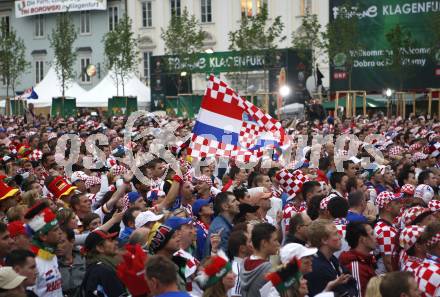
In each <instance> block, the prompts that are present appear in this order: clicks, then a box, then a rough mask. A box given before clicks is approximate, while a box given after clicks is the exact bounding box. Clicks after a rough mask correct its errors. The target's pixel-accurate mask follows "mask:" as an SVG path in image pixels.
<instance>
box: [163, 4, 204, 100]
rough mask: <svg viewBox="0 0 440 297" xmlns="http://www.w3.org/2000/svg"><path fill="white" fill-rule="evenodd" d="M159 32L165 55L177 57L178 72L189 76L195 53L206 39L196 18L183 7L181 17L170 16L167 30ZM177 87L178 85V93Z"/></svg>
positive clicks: (194, 61) (200, 48)
mask: <svg viewBox="0 0 440 297" xmlns="http://www.w3.org/2000/svg"><path fill="white" fill-rule="evenodd" d="M161 32H162V33H161V35H160V36H161V38H162V40H163V41H164V42H165V53H166V54H168V55H173V56H175V57H177V58H178V59H179V62H180V65H179V66H180V67H179V70H180V71H181V72H187V73H189V74H190V73H191V72H192V66H193V65H194V64H195V63H196V62H197V59H198V57H197V53H200V52H201V51H202V50H203V41H204V40H205V38H206V35H205V32H203V30H202V27H201V25H200V23H199V21H198V20H197V18H196V16H195V15H190V14H189V12H188V10H187V9H186V7H185V8H184V10H183V13H182V15H181V16H177V15H176V14H173V15H172V16H171V20H170V22H169V24H168V27H167V29H166V30H164V29H163V28H161ZM168 66H170V65H168ZM169 68H170V67H169ZM179 74H180V73H178V75H179ZM178 80H180V78H178ZM179 87H180V86H179V85H178V86H177V89H178V90H177V91H178V92H179Z"/></svg>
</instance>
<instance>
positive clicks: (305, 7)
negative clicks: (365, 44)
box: [299, 0, 312, 16]
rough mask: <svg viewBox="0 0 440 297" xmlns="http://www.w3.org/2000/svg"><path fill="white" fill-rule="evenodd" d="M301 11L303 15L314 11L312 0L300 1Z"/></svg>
mask: <svg viewBox="0 0 440 297" xmlns="http://www.w3.org/2000/svg"><path fill="white" fill-rule="evenodd" d="M299 5H300V7H299V12H300V15H301V16H305V15H306V14H307V13H309V12H311V11H312V0H301V1H300V2H299Z"/></svg>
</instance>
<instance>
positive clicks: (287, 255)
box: [280, 243, 318, 264]
mask: <svg viewBox="0 0 440 297" xmlns="http://www.w3.org/2000/svg"><path fill="white" fill-rule="evenodd" d="M317 252H318V249H317V248H307V247H305V246H303V245H302V244H299V243H288V244H286V245H285V246H283V247H282V248H281V249H280V259H281V263H283V264H286V263H289V262H290V260H292V259H293V258H298V259H301V258H304V257H307V256H312V255H314V254H316V253H317Z"/></svg>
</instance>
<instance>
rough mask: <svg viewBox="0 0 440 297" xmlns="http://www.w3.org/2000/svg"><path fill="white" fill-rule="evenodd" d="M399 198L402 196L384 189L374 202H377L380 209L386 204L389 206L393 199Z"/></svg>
mask: <svg viewBox="0 0 440 297" xmlns="http://www.w3.org/2000/svg"><path fill="white" fill-rule="evenodd" d="M399 198H400V196H398V195H395V194H393V193H391V192H388V191H383V192H381V193H380V194H379V195H377V197H376V201H375V203H374V204H376V206H377V207H378V208H379V209H381V208H384V207H385V206H387V205H388V204H389V203H390V202H391V201H394V200H397V199H399Z"/></svg>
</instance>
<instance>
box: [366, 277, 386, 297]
mask: <svg viewBox="0 0 440 297" xmlns="http://www.w3.org/2000/svg"><path fill="white" fill-rule="evenodd" d="M381 281H382V276H380V275H379V276H375V277H372V278H370V281H369V282H368V285H367V289H366V291H365V296H364V297H382V295H381V294H380V290H379V287H380V282H381Z"/></svg>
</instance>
